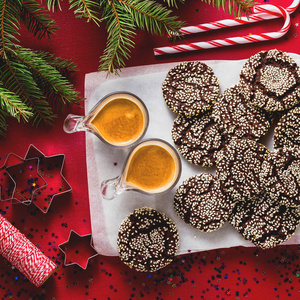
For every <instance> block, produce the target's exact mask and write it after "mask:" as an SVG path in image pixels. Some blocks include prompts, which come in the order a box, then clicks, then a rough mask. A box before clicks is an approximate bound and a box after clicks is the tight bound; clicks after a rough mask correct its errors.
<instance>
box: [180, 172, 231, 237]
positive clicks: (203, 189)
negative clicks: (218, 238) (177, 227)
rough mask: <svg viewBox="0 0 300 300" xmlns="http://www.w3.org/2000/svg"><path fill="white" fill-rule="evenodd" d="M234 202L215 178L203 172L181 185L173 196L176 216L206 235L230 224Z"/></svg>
mask: <svg viewBox="0 0 300 300" xmlns="http://www.w3.org/2000/svg"><path fill="white" fill-rule="evenodd" d="M234 205H235V202H234V201H233V200H232V199H231V198H230V197H228V195H227V194H225V193H224V191H223V189H222V188H221V182H220V181H219V179H218V178H217V177H216V176H213V175H212V174H209V173H201V174H199V175H195V176H192V177H190V178H188V179H186V180H184V181H183V182H182V184H181V185H180V186H179V187H178V189H177V190H176V193H175V197H174V208H175V211H176V213H177V215H178V216H179V217H180V218H181V219H182V220H184V221H185V222H186V223H187V224H189V225H191V226H193V227H195V228H197V229H199V230H200V231H203V232H212V231H215V230H217V229H219V228H220V227H222V225H223V224H224V223H225V222H226V221H227V219H228V217H229V215H230V214H231V212H232V210H233V207H234Z"/></svg>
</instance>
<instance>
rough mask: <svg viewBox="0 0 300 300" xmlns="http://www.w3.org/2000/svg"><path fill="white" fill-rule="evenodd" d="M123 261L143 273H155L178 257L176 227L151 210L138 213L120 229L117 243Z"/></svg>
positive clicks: (164, 217) (163, 215)
mask: <svg viewBox="0 0 300 300" xmlns="http://www.w3.org/2000/svg"><path fill="white" fill-rule="evenodd" d="M117 246H118V253H119V256H120V258H121V260H122V261H123V262H124V263H125V264H126V265H128V266H129V267H130V268H133V269H135V270H137V271H140V272H154V271H157V270H159V269H161V268H163V267H165V266H167V265H168V264H169V263H170V262H171V261H172V260H173V259H174V257H175V254H176V252H177V250H178V246H179V235H178V231H177V227H176V225H175V223H174V222H173V221H172V220H171V219H170V218H169V217H167V216H166V215H165V214H164V213H161V212H158V211H156V210H155V209H152V208H149V207H142V208H139V209H135V210H134V212H133V213H132V214H130V215H129V216H127V217H126V218H125V219H124V220H123V222H122V223H121V225H120V227H119V232H118V239H117Z"/></svg>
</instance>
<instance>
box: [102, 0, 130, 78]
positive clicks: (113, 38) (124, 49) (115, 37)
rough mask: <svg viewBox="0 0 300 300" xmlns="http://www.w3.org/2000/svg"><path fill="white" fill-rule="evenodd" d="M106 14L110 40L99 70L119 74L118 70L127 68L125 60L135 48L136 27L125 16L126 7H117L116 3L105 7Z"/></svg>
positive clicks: (128, 17) (127, 16) (112, 2)
mask: <svg viewBox="0 0 300 300" xmlns="http://www.w3.org/2000/svg"><path fill="white" fill-rule="evenodd" d="M104 13H105V15H106V24H107V32H108V38H107V44H106V49H105V50H104V53H103V56H102V57H101V58H100V66H99V70H105V71H108V73H117V69H120V68H123V67H124V66H125V59H129V57H130V55H129V53H130V51H131V49H132V48H133V47H134V42H133V37H134V36H135V34H136V33H135V25H134V23H133V19H132V18H131V17H130V16H129V15H128V14H124V7H122V6H119V5H115V3H114V1H111V4H110V5H109V6H106V7H105V10H104Z"/></svg>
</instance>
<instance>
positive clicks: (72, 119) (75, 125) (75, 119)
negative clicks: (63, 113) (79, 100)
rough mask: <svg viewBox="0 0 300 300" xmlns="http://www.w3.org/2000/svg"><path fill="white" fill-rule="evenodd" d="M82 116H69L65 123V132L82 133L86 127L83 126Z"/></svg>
mask: <svg viewBox="0 0 300 300" xmlns="http://www.w3.org/2000/svg"><path fill="white" fill-rule="evenodd" d="M82 120H83V117H82V116H77V115H72V114H70V115H68V116H67V117H66V119H65V121H64V125H63V128H64V131H65V132H66V133H73V132H76V131H81V130H84V126H83V125H82Z"/></svg>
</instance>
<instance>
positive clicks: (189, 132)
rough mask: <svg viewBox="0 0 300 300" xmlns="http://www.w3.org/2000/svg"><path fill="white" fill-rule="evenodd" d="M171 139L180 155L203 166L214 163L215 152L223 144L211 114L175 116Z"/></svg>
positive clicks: (223, 140)
mask: <svg viewBox="0 0 300 300" xmlns="http://www.w3.org/2000/svg"><path fill="white" fill-rule="evenodd" d="M172 139H173V141H174V143H175V145H176V146H177V148H178V151H179V152H180V153H181V154H182V156H183V157H184V158H185V159H186V160H188V161H189V162H190V163H193V164H195V165H200V166H203V167H211V166H213V165H214V164H215V160H216V153H218V151H220V150H221V149H222V148H223V147H224V145H225V138H224V137H223V136H222V135H221V133H220V131H219V128H218V126H217V125H216V123H215V121H214V119H213V118H212V116H211V114H205V115H203V116H197V117H193V118H187V117H184V116H181V115H179V116H177V118H176V119H175V121H174V124H173V127H172Z"/></svg>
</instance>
